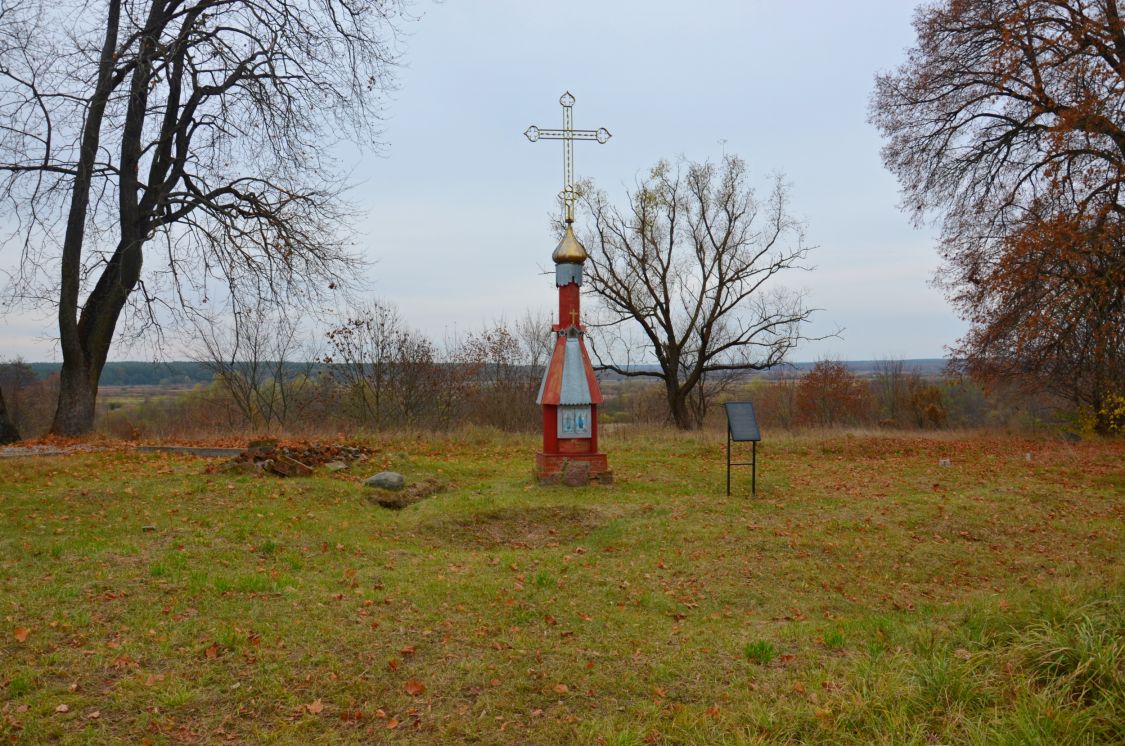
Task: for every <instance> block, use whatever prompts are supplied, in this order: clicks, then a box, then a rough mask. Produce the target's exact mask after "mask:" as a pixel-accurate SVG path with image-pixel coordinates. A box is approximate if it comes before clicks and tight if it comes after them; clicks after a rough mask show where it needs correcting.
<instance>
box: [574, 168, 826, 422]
mask: <svg viewBox="0 0 1125 746" xmlns="http://www.w3.org/2000/svg"><path fill="white" fill-rule="evenodd" d="M585 202H586V204H587V205H588V206H589V208H590V212H591V214H592V216H593V217H592V221H591V227H590V230H589V231H588V234H589V240H588V243H589V244H590V245H591V247H592V249H591V250H590V260H589V262H588V267H589V281H590V282H589V284H590V288H591V289H592V290H593V292H594V293H596V294H597V296H598V297H599V298H600V300H601V301H602V305H603V306H604V315H605V317H604V319H602V321H601V322H599V323H598V326H599V327H600V330H601V332H602V344H601V346H600V347H595V354H596V356H597V357H598V359H599V363H600V364H601V366H602V367H604V368H606V369H608V370H612V371H614V372H616V373H618V374H620V375H624V376H638V377H643V376H648V377H652V378H658V379H660V380H661V381H662V382H663V384H664V389H665V394H666V397H667V401H668V407H669V412H670V415H671V418H672V420H673V421H674V422H675V424H676V425H677V426H678V427H680V428H684V429H689V428H694V427H698V426H699V425H700V424H701V423H702V421H703V418H704V416H705V414H706V412H707V407H708V405H709V404H710V402H711V400H712V399H713V397H714V396H716V395H717V394H718V393H719V392H721V391H722V390H723V389H724V388H725V387H726V386H728V385H729V384H730V382H731V381H732V379H733V378H734V377H736V376H738V375H739V374H741V373H743V372H745V371H748V370H766V369H769V368H771V367H773V366H775V365H777V364H779V363H781V362H782V361H783V360H784V359H785V356H786V354H787V353H788V352H789V351H790V350H791V349H792V348H793V347H794V345H796V344H797V342H798V341H799V340H801V339H804V337H803V336H802V332H801V325H802V324H803V323H804V322H806V321H808V319H809V317H810V315H811V314H812V312H813V309H809V308H807V307H806V306H805V305H804V301H803V298H802V296H801V294H800V293H797V292H793V291H790V290H786V289H784V288H781V287H777V286H775V284H774V282H773V281H774V280H775V277H776V275H778V274H779V273H781V272H783V271H785V270H788V269H797V268H801V269H803V268H804V267H803V266H802V262H803V260H804V259H805V257H806V255H807V254H808V251H809V247H808V246H807V245H806V244H805V240H804V228H803V226H802V225H801V223H799V222H798V221H796V220H795V219H794V218H793V217H792V216H791V215H790V214H789V207H788V194H787V191H786V187H785V184H784V183H783V181H782V179H781V178H780V177H777V178H775V180H774V183H773V188H772V191H771V193H770V195H769V197H768V198H767V199H766V200H765V201H764V202H761V201H759V200H758V199H757V198H756V196H755V194H754V191H753V189H752V188H751V187H749V186H748V185H747V183H746V165H745V164H744V163H743V161H742V160H741V159H740V158H737V157H735V156H725V157H724V158H723V160H722V162H721V164H720V165H719V166H715V165H714V164H712V163H709V162H703V163H684V164H680V165H678V166H676V167H673V166H671V165H669V164H668V163H667V162H664V161H661V162H659V163H657V164H656V166H655V167H654V168H653V169H652V170H651V172H650V173H649V175H648V177H647V178H645V179H643V180H641V181H640V182H639V183H638V184H637V188H636V189H635V190H634V191H633V192H632V193H631V194H629V195H628V204H627V206H626V208H625V209H624V210H619V209H617V208H616V207H614V206H612V205H611V204H610V203H609V201H608V199H607V197H606V196H605V194H604V192H600V191H590V192H588V196H587V197H586V198H585ZM633 325H635V327H634V326H633ZM634 328H637V329H639V332H640V334H639V337H640V339H639V340H637V339H636V337H635V336H631V333H632V331H633V329H634ZM638 353H640V355H648V354H651V355H652V356H654V357H655V359H656V362H657V363H658V366H659V369H658V370H653V369H652V366H649V367H647V368H646V367H638V366H635V365H632V364H630V363H632V362H633V361H634V360H637V359H638ZM607 358H612V359H613V361H612V362H606V359H607ZM639 359H642V360H643V359H644V358H643V357H642V358H639ZM649 359H650V360H651V358H649Z"/></svg>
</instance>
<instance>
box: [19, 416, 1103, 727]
mask: <svg viewBox="0 0 1125 746" xmlns="http://www.w3.org/2000/svg"><path fill="white" fill-rule="evenodd" d="M607 440H608V442H606V444H605V445H606V448H607V450H608V451H609V453H610V458H611V464H612V466H613V467H614V469H615V471H616V476H617V484H616V485H614V486H613V487H609V488H604V487H602V488H599V487H591V488H584V489H576V490H570V489H566V488H557V487H556V488H545V487H538V486H533V484H532V483H531V480H530V479H529V476H530V465H531V461H532V453H533V451H534V448H535V442H534V441H533V440H532V439H530V438H516V437H508V436H502V435H497V434H493V433H483V432H482V433H465V434H462V435H459V436H457V437H453V438H449V439H434V438H422V437H418V438H407V437H403V438H399V439H395V440H389V441H388V440H380V441H372V442H371V445H374V446H375V447H376V448H377V449H378V453H377V456H376V457H375V459H374V460H373V462H372V463H371V464H369V465H368V466H365V467H364V468H363V469H362V473H361V474H360V473H353V474H351V475H347V472H344V473H343V475H334V476H329V475H327V474H323V475H318V476H315V477H312V478H308V479H303V480H296V479H293V480H282V479H278V478H273V477H255V476H247V475H239V476H229V475H226V474H213V473H207V471H206V469H207V466H208V462H206V461H203V460H199V459H195V458H191V457H185V456H172V455H167V454H137V453H133V452H128V451H119V452H114V451H111V452H106V453H97V454H81V455H74V456H69V457H65V458H35V459H12V460H0V617H2V626H0V737H3V738H5V739H8V740H12V741H15V742H27V743H38V742H43V741H52V740H61V741H63V742H77V743H107V742H115V741H122V742H128V743H152V744H158V743H197V742H199V743H270V742H280V743H383V742H386V743H410V744H439V743H440V744H457V743H487V744H492V743H495V744H558V743H581V744H613V745H624V744H679V743H691V744H724V743H729V744H740V743H785V742H795V743H796V742H801V743H856V744H868V743H888V744H890V743H894V744H899V743H918V744H930V743H989V744H993V743H1010V744H1027V743H1041V744H1056V743H1113V742H1119V743H1120V742H1125V568H1123V559H1125V542H1123V539H1125V536H1123V533H1125V531H1123V526H1125V523H1123V518H1125V501H1123V497H1125V442H1120V441H1118V442H1116V443H1110V442H1104V443H1098V442H1084V443H1079V444H1075V445H1069V444H1063V443H1061V442H1059V441H1054V440H1045V439H1044V440H1026V439H1018V438H1015V437H1004V436H995V437H992V436H988V437H986V436H957V435H941V436H934V437H921V436H909V437H905V436H902V437H900V436H887V435H845V434H834V435H823V436H817V435H809V436H801V437H786V438H779V439H773V440H769V441H767V442H766V443H765V444H764V446H763V447H762V448H761V450H760V451H759V456H760V463H761V471H760V474H759V492H758V496H757V497H756V498H754V499H751V498H750V497H749V495H748V492H749V473H748V471H747V470H740V471H739V472H738V473H737V474H736V487H737V488H738V489H737V490H736V492H741V493H742V494H736V496H734V497H730V498H727V497H725V496H724V495H723V469H724V466H723V464H724V455H723V441H722V440H720V438H719V437H718V436H717V435H690V436H681V435H677V434H671V433H668V434H646V435H643V436H642V435H640V434H630V433H629V432H619V433H615V434H613V435H612V436H611V437H610V438H608V439H607ZM945 459H948V461H947V462H946V461H944V460H945ZM383 467H391V468H395V469H397V470H399V471H402V472H404V473H405V474H406V475H407V476H408V478H410V479H412V480H420V479H423V478H428V477H433V478H437V479H439V480H441V481H443V482H446V483H448V484H449V486H450V489H449V490H448V491H446V492H444V493H442V494H439V495H436V496H434V497H432V498H430V499H428V500H426V501H424V502H422V503H419V504H417V505H414V506H412V507H410V508H407V509H405V510H403V511H400V512H392V511H387V510H384V509H382V508H379V507H377V506H374V505H372V504H371V503H369V502H368V501H367V500H366V499H365V492H364V488H363V487H362V486H361V485H360V484H359V479H360V478H361V477H363V476H367V475H368V474H370V473H372V472H374V471H377V470H379V469H380V468H383Z"/></svg>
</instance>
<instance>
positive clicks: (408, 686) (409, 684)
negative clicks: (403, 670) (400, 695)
mask: <svg viewBox="0 0 1125 746" xmlns="http://www.w3.org/2000/svg"><path fill="white" fill-rule="evenodd" d="M402 688H403V689H405V690H406V693H407V694H409V695H410V696H411V697H418V696H420V695H422V694H423V693H425V691H426V685H425V684H423V683H422V682H421V681H418V679H407V680H406V683H404V684H403V685H402Z"/></svg>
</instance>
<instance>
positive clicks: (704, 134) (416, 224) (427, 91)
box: [0, 0, 965, 361]
mask: <svg viewBox="0 0 1125 746" xmlns="http://www.w3.org/2000/svg"><path fill="white" fill-rule="evenodd" d="M914 5H915V3H914V2H913V1H912V0H851V1H850V2H844V3H842V2H839V1H838V0H833V1H825V0H809V1H806V2H803V3H786V2H777V1H776V0H771V1H768V2H765V1H760V0H737V1H730V2H726V1H722V0H701V1H700V2H695V3H683V2H664V1H660V2H657V1H654V0H644V1H642V0H637V1H635V2H624V1H620V0H613V1H609V0H602V1H601V2H596V1H593V0H569V1H567V2H557V3H536V2H528V1H526V0H524V1H522V2H517V1H515V0H512V1H508V0H476V1H473V2H470V1H469V0H447V2H444V3H440V4H434V3H430V2H419V3H418V4H417V5H416V6H415V10H416V11H417V13H418V14H420V15H421V18H420V20H419V21H418V22H416V23H413V24H411V25H410V26H409V28H408V36H407V37H406V38H405V39H404V49H405V57H404V62H405V65H404V67H403V68H402V69H401V70H400V73H399V77H398V85H399V88H398V91H397V92H395V93H394V94H393V95H392V97H391V99H390V100H389V101H388V102H387V120H386V126H385V129H384V132H383V137H382V140H383V142H384V143H385V148H384V149H383V152H382V154H381V155H367V156H364V157H362V158H361V159H359V160H358V162H357V163H356V164H354V167H353V168H354V170H353V176H354V178H355V180H357V181H358V182H359V183H358V185H357V186H356V188H355V189H354V190H353V192H352V194H351V199H352V200H353V202H355V203H356V204H357V205H358V206H359V207H361V208H362V209H363V210H364V211H365V213H366V218H365V219H364V220H363V221H362V224H361V225H360V230H361V233H362V235H363V240H362V243H361V246H362V250H363V253H364V254H365V255H366V256H367V257H368V258H369V260H370V261H371V262H372V265H371V267H370V270H369V273H370V286H371V288H372V292H371V294H372V295H373V296H377V297H379V298H382V299H384V300H387V301H390V302H391V303H393V304H395V305H396V306H398V308H399V310H400V311H401V312H402V315H403V317H404V318H405V319H406V320H407V321H408V322H409V323H410V324H411V325H413V326H414V327H416V328H418V329H419V330H421V331H423V332H425V333H426V334H428V335H430V336H431V337H433V338H435V339H441V338H442V337H443V336H445V335H449V334H453V333H455V332H463V331H466V330H469V331H472V330H479V329H480V328H482V327H483V326H484V325H485V324H487V323H488V322H490V321H492V320H494V319H498V318H501V317H505V318H508V319H513V318H515V317H519V316H522V315H523V314H524V312H525V311H526V310H528V309H531V310H539V309H546V308H549V307H551V306H552V305H553V304H554V299H555V289H554V283H553V276H547V275H545V274H543V272H544V271H545V270H547V269H549V268H550V267H551V263H550V253H551V251H552V249H553V248H554V244H555V240H554V239H553V237H552V233H551V226H550V220H551V216H552V214H553V211H554V210H555V197H556V195H557V193H558V192H559V189H560V188H561V179H562V174H561V161H562V152H561V151H562V147H561V144H560V143H558V142H553V141H540V142H538V143H535V144H532V143H530V142H528V141H527V139H526V138H525V137H524V136H523V134H522V133H523V131H524V130H525V129H526V128H527V127H528V125H531V124H536V125H539V126H541V127H559V126H561V118H562V109H561V107H560V106H559V103H558V99H559V95H560V94H562V93H563V92H564V91H566V90H569V91H570V92H571V93H573V95H574V96H575V98H576V99H577V101H576V103H575V107H574V124H575V126H576V127H578V128H583V129H596V128H598V127H603V126H604V127H606V128H608V129H609V130H610V131H611V132H612V133H613V138H612V140H610V142H609V143H608V144H606V145H598V144H596V143H593V142H582V143H578V144H576V146H575V165H576V168H575V170H576V173H577V175H578V176H579V177H589V178H593V179H594V180H595V181H596V182H597V183H598V185H599V186H601V187H602V188H605V189H606V190H607V191H608V192H609V193H610V195H611V196H613V197H615V198H616V199H618V200H620V199H622V198H623V196H624V193H625V190H626V189H627V188H629V187H631V186H632V185H633V183H634V181H635V179H636V178H637V176H638V174H640V173H642V172H644V171H645V170H647V169H648V168H649V167H651V166H652V164H653V163H654V162H655V161H657V160H658V159H660V158H676V157H678V156H681V155H682V156H685V157H687V158H689V159H692V160H699V159H707V158H709V159H713V160H714V159H718V158H719V157H721V155H722V153H723V151H724V149H725V150H726V152H728V153H733V154H737V155H739V156H741V157H742V158H743V159H744V160H745V161H746V162H747V163H748V164H749V167H750V172H751V181H752V183H754V184H755V185H757V186H758V187H759V188H760V191H761V192H762V193H763V194H764V193H765V192H766V190H767V189H768V183H767V182H768V176H769V174H770V173H772V172H774V171H780V172H782V173H783V174H784V175H785V176H786V178H787V180H788V181H789V182H790V183H791V185H792V197H793V207H794V212H795V213H796V214H797V215H798V216H800V217H802V218H803V219H804V220H805V221H806V222H807V227H808V237H809V239H810V242H811V243H813V244H815V245H816V246H817V248H816V249H815V250H814V251H813V252H812V253H811V255H810V262H811V263H812V264H813V265H815V266H816V269H815V271H813V272H808V273H793V274H791V275H789V276H787V277H784V282H785V283H786V284H788V285H790V286H792V287H795V288H800V289H805V290H806V291H807V294H808V299H809V302H810V304H811V305H813V306H815V307H817V308H822V309H824V310H823V311H821V312H820V313H818V314H817V315H816V316H815V320H814V323H813V325H812V327H811V328H810V329H809V331H810V332H811V333H812V334H813V335H816V334H819V333H827V332H830V331H832V330H834V329H836V328H837V327H843V329H844V331H843V333H842V336H841V338H839V339H830V340H827V341H824V342H819V343H809V344H806V345H804V346H802V347H800V348H799V349H798V351H797V354H796V355H795V356H794V360H798V361H806V360H815V359H818V358H821V357H835V358H840V359H845V360H864V359H874V358H883V357H904V358H921V357H940V356H942V355H943V353H944V348H945V346H946V345H949V344H951V343H953V342H954V341H955V340H956V339H957V337H958V336H960V335H961V334H962V332H963V331H964V329H965V326H964V324H963V323H962V322H960V321H959V320H958V319H957V318H956V317H955V316H954V314H953V312H952V311H951V309H950V308H949V306H948V305H947V304H946V302H945V301H944V299H943V298H942V296H941V293H940V292H939V291H937V290H934V289H932V288H931V287H930V284H929V283H930V280H931V278H932V276H933V271H934V269H935V268H936V266H937V264H938V259H937V255H936V253H935V250H934V243H935V238H934V236H935V234H934V231H932V230H928V229H927V230H916V229H914V228H913V227H912V226H911V225H910V222H909V220H908V218H907V217H906V216H905V215H904V214H903V213H901V212H900V211H899V210H898V209H897V206H896V205H897V203H898V192H897V185H896V183H895V181H894V179H893V178H892V177H891V175H890V174H888V173H887V172H886V171H885V170H884V169H883V167H882V163H881V161H880V158H879V147H880V139H879V136H878V134H877V133H876V131H875V130H874V129H873V128H872V127H871V126H870V125H869V124H868V123H867V121H866V117H867V102H868V99H869V96H870V93H871V89H872V85H873V76H874V74H875V73H876V72H878V71H882V70H888V69H890V68H893V67H894V66H896V65H897V64H899V62H900V61H901V60H902V59H903V56H904V53H905V50H906V48H907V47H908V46H910V44H911V43H912V39H913V36H912V29H911V27H910V18H911V15H912V12H913V8H914ZM12 259H13V253H12V251H11V250H5V251H4V252H3V254H0V265H3V264H4V263H7V265H8V266H10V262H11V261H12ZM2 328H3V331H2V332H0V358H4V357H10V356H13V355H22V356H23V357H24V358H25V359H28V360H54V359H58V352H57V350H56V346H55V345H54V344H53V343H52V342H50V341H49V340H48V339H45V338H49V337H50V336H52V335H53V334H54V329H53V320H52V319H51V318H50V316H49V315H48V316H46V317H43V316H33V315H15V316H10V317H9V318H8V319H6V320H5V322H4V326H3V327H2ZM166 354H167V355H168V356H170V357H172V358H176V357H182V354H177V351H176V350H169V351H167V352H166ZM146 355H149V356H150V355H151V353H139V352H138V351H136V350H132V351H130V350H125V349H117V350H115V351H114V352H113V353H112V354H111V357H113V358H115V359H137V358H142V359H143V358H144V357H145V356H146Z"/></svg>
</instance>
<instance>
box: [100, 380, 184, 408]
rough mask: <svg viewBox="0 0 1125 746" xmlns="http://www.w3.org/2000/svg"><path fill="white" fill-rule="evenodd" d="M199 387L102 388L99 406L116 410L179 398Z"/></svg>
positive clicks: (176, 385)
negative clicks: (127, 406)
mask: <svg viewBox="0 0 1125 746" xmlns="http://www.w3.org/2000/svg"><path fill="white" fill-rule="evenodd" d="M197 385H198V384H194V383H172V384H162V385H157V384H153V385H149V384H145V385H138V386H101V387H99V388H98V404H99V405H101V406H102V407H105V408H108V409H116V408H117V407H121V406H125V405H127V404H139V403H141V402H144V401H147V400H150V399H155V398H157V397H165V396H167V397H175V396H179V395H180V394H183V393H186V392H188V391H191V390H192V389H193V388H195V387H196V386H197Z"/></svg>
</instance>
